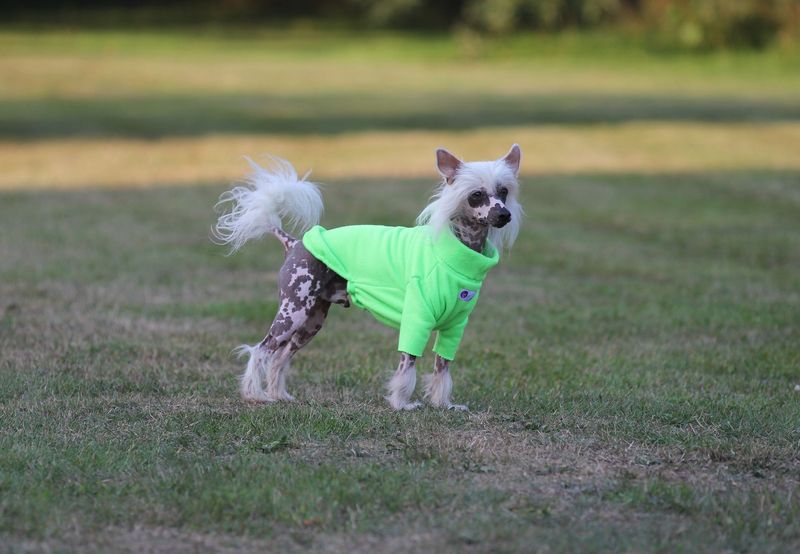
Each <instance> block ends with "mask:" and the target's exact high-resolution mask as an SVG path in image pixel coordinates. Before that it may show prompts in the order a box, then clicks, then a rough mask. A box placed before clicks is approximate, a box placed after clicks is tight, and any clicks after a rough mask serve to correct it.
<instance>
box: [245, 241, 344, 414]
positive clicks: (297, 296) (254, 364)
mask: <svg viewBox="0 0 800 554" xmlns="http://www.w3.org/2000/svg"><path fill="white" fill-rule="evenodd" d="M284 239H285V240H286V241H287V243H286V244H290V246H289V250H288V252H287V256H286V260H285V261H284V264H283V266H282V267H281V269H280V272H279V274H278V285H279V288H280V299H281V300H280V306H279V307H278V313H277V315H276V316H275V319H274V320H273V322H272V324H271V325H270V328H269V332H268V333H267V336H266V337H264V340H262V341H261V342H260V343H259V344H258V345H257V346H254V347H250V346H243V347H241V348H240V351H242V352H248V353H249V354H250V361H249V362H248V364H247V369H246V370H245V373H244V375H243V376H242V379H241V394H242V397H243V398H244V399H245V400H252V401H258V402H272V401H276V400H292V396H291V395H290V394H289V393H288V392H287V390H286V372H287V369H288V365H289V361H290V360H291V358H292V356H293V355H294V354H295V353H296V352H297V351H298V350H300V348H302V347H303V346H305V345H306V344H307V343H308V342H309V341H310V340H311V339H312V338H313V337H314V335H316V334H317V332H318V331H319V330H320V329H321V328H322V324H323V323H324V322H325V317H326V316H327V315H328V309H329V308H330V305H331V302H330V301H329V300H328V298H327V297H328V296H330V295H331V292H333V291H338V290H339V289H340V288H342V287H341V286H339V285H337V286H333V285H332V284H331V281H332V280H333V279H334V277H338V275H336V274H335V273H333V272H332V271H331V270H330V269H329V268H328V267H327V266H325V264H323V263H322V262H320V261H319V260H317V259H316V258H314V257H313V256H312V255H311V254H310V253H309V252H308V251H307V250H306V249H305V248H304V247H303V245H302V243H301V242H299V241H297V240H296V239H293V238H292V237H289V236H288V235H285V237H284ZM338 278H339V280H341V277H338ZM342 282H344V281H343V280H342ZM329 289H331V290H329ZM334 296H336V295H334ZM334 299H335V300H340V299H339V298H338V297H337V298H334ZM262 380H266V391H264V390H263V388H262V384H261V383H262Z"/></svg>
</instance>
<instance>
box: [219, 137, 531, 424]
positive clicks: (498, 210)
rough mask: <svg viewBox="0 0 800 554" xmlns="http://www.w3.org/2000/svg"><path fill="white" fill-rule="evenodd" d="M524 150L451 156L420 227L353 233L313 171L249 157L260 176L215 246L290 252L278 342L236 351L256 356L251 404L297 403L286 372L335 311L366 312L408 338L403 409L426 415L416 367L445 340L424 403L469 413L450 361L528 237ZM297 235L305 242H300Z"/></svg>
mask: <svg viewBox="0 0 800 554" xmlns="http://www.w3.org/2000/svg"><path fill="white" fill-rule="evenodd" d="M521 156H522V153H521V150H520V147H519V146H518V145H516V144H514V145H513V146H512V147H511V149H510V150H509V152H508V153H507V154H506V155H505V156H504V157H502V158H499V159H497V160H493V161H481V162H464V161H462V160H460V159H459V158H457V157H456V156H455V155H453V154H451V153H450V152H449V151H447V150H445V149H443V148H440V149H438V150H437V151H436V166H437V169H438V170H439V173H440V174H441V177H442V180H441V183H440V184H439V186H438V188H437V189H436V191H435V193H434V195H433V196H432V198H431V201H430V203H429V204H428V205H427V206H426V207H425V208H424V209H423V210H422V212H421V213H420V215H419V216H418V218H417V221H416V226H414V227H384V226H378V225H352V226H345V227H339V228H337V229H331V230H326V229H324V228H322V227H320V226H319V225H318V222H319V220H320V216H321V214H322V210H323V203H322V198H321V195H320V192H319V189H318V188H317V186H316V185H315V184H314V183H312V182H310V181H308V180H307V179H308V174H306V175H305V176H304V177H303V178H298V176H297V173H296V172H295V170H294V168H293V167H292V165H291V164H290V163H288V162H286V161H285V160H281V159H279V158H272V159H271V162H272V163H271V165H270V166H269V167H268V168H264V167H262V166H260V165H258V164H257V163H255V162H253V161H252V160H250V159H249V158H246V159H247V161H248V163H249V164H250V167H251V169H252V172H251V173H250V174H249V175H248V177H247V178H246V180H245V182H244V183H243V184H241V185H239V186H236V187H234V188H233V189H231V190H229V191H227V192H225V193H223V194H222V195H221V196H220V198H219V202H218V203H217V205H216V206H215V208H216V210H217V211H218V213H219V212H221V215H220V216H219V219H218V220H217V222H216V225H215V226H214V227H213V229H212V235H213V237H214V240H215V241H216V242H217V243H219V244H223V245H228V246H229V247H230V253H233V252H235V251H236V250H238V249H239V248H241V247H242V246H243V245H244V244H245V243H246V242H247V241H249V240H252V239H257V238H260V237H262V236H264V235H267V234H272V235H274V236H276V237H277V238H278V240H280V242H281V243H282V244H283V248H284V252H285V259H284V262H283V265H282V266H281V268H280V271H279V273H278V285H279V293H280V306H279V309H278V313H277V315H276V316H275V319H274V320H273V322H272V324H271V325H270V327H269V330H268V332H267V335H266V337H264V339H263V340H262V341H261V342H260V343H258V344H257V345H255V346H249V345H242V346H240V347H238V349H237V350H236V351H237V352H238V353H239V354H240V355H243V356H244V355H247V356H248V357H249V359H248V362H247V367H246V369H245V371H244V374H243V375H242V376H241V380H240V392H241V396H242V398H243V399H244V400H246V401H252V402H275V401H281V400H284V401H291V400H293V397H292V396H291V395H290V394H289V393H288V391H287V390H286V373H287V370H288V366H289V362H290V360H291V359H292V357H293V356H294V355H295V354H296V353H297V352H298V351H299V350H300V349H301V348H303V347H304V346H305V345H307V344H308V343H309V341H311V339H312V338H313V337H314V336H315V335H316V334H317V333H318V332H319V330H320V329H321V328H322V326H323V324H324V323H325V318H326V317H327V315H328V310H329V308H330V306H331V304H340V305H342V306H344V307H349V306H350V305H351V304H355V305H356V306H359V307H361V308H364V309H366V310H367V311H369V312H371V313H372V314H373V315H374V316H375V317H376V319H378V320H379V321H381V322H383V323H385V324H387V325H390V326H393V327H395V328H397V329H399V341H398V351H399V353H400V363H399V365H398V367H397V370H396V371H395V373H394V375H393V376H392V377H391V379H390V380H389V382H388V384H387V389H388V395H387V396H386V399H387V400H388V402H389V404H390V405H391V407H392V408H393V409H395V410H413V409H415V408H418V407H419V406H421V403H420V402H415V401H412V400H411V396H412V394H413V393H414V389H415V386H416V379H417V378H416V359H417V358H418V357H419V356H421V355H422V353H423V351H424V349H425V347H426V345H427V343H428V339H429V336H430V334H431V333H432V332H433V331H436V333H437V335H436V342H435V344H434V347H433V351H434V352H435V353H436V355H435V359H434V364H433V365H434V368H433V372H432V373H431V374H429V375H427V376H426V377H425V387H424V388H425V391H424V399H425V400H427V401H428V402H429V403H430V404H431V405H433V406H434V407H438V408H448V409H455V410H467V407H466V406H464V405H461V404H454V403H453V402H452V399H451V394H452V388H453V382H452V378H451V376H450V363H451V361H452V360H453V359H454V357H455V353H456V350H457V348H458V346H459V343H460V341H461V337H462V335H463V332H464V328H465V327H466V324H467V321H468V318H469V315H470V313H471V312H472V309H473V307H474V306H475V303H476V302H477V299H478V296H479V292H480V286H481V283H482V282H483V279H484V278H485V276H486V274H487V273H488V271H489V270H490V269H491V268H492V267H493V266H494V265H496V264H497V262H498V259H499V254H498V251H500V250H510V249H511V247H512V246H513V244H514V241H515V240H516V237H517V234H518V232H519V226H520V222H521V219H522V215H523V211H522V207H521V205H520V203H519V182H518V175H519V167H520V161H521ZM287 226H288V227H291V228H293V229H295V230H296V231H297V233H295V234H300V236H302V238H301V239H298V238H295V237H294V236H292V235H291V234H289V233H288V232H287V231H286V230H285V228H286V227H287Z"/></svg>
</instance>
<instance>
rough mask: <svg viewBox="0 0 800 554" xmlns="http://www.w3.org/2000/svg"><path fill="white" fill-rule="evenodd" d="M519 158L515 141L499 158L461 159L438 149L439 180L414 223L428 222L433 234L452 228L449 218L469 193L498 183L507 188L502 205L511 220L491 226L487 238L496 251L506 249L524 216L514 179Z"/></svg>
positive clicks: (519, 152) (425, 223)
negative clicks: (473, 160) (499, 226)
mask: <svg viewBox="0 0 800 554" xmlns="http://www.w3.org/2000/svg"><path fill="white" fill-rule="evenodd" d="M521 159H522V152H521V150H520V147H519V145H517V144H514V145H513V146H512V147H511V150H509V152H508V154H506V155H505V156H504V157H503V158H500V159H498V160H494V161H489V162H462V161H461V160H459V159H458V158H456V157H455V156H454V155H453V154H451V153H450V152H448V151H447V150H445V149H443V148H440V149H438V150H437V151H436V161H437V168H438V169H439V172H440V173H441V174H442V182H441V183H440V184H439V186H438V187H437V188H436V191H435V192H434V194H433V197H432V198H431V202H430V203H429V204H428V205H427V206H425V208H424V209H423V210H422V212H421V213H420V214H419V216H418V217H417V225H429V226H430V227H431V228H432V229H433V232H434V234H435V235H438V234H439V233H441V232H442V230H443V229H445V228H446V227H450V228H451V229H452V227H453V222H452V219H453V218H454V217H456V216H457V215H458V214H459V213H460V212H461V210H462V209H463V206H464V205H465V203H466V202H467V196H469V194H470V192H472V191H473V190H475V189H476V188H480V187H485V188H489V189H490V190H493V189H494V187H495V185H496V184H497V183H502V184H503V185H504V186H505V187H506V188H508V196H507V198H506V202H505V206H506V209H507V210H508V211H509V212H511V221H510V222H509V223H508V224H506V225H505V226H504V227H501V228H498V227H491V228H490V229H489V237H488V238H489V241H490V242H491V243H492V245H493V246H494V247H495V248H497V249H498V250H510V249H511V247H512V246H513V245H514V241H516V240H517V235H518V234H519V227H520V220H521V219H522V216H523V215H524V212H523V210H522V206H521V205H520V203H519V182H518V181H517V175H519V165H520V161H521Z"/></svg>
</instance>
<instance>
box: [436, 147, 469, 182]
mask: <svg viewBox="0 0 800 554" xmlns="http://www.w3.org/2000/svg"><path fill="white" fill-rule="evenodd" d="M462 163H464V162H462V161H461V160H459V159H458V158H456V157H455V156H453V155H452V154H451V153H450V152H448V151H447V150H445V149H444V148H439V149H437V150H436V168H437V169H438V170H439V173H441V174H442V177H444V178H445V180H446V181H447V184H448V185H452V184H453V181H454V180H455V178H456V172H457V171H458V168H459V167H461V164H462Z"/></svg>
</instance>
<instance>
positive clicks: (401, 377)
mask: <svg viewBox="0 0 800 554" xmlns="http://www.w3.org/2000/svg"><path fill="white" fill-rule="evenodd" d="M416 361H417V357H416V356H412V355H411V354H406V353H405V352H401V353H400V364H399V365H398V366H397V371H395V372H394V375H393V376H392V378H391V380H390V381H389V384H388V385H387V388H388V389H389V396H387V397H386V400H388V401H389V404H391V406H392V408H394V409H395V410H414V409H416V408H419V407H420V403H419V402H409V400H410V399H411V395H412V394H413V393H414V387H415V386H416V385H417V366H416Z"/></svg>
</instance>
